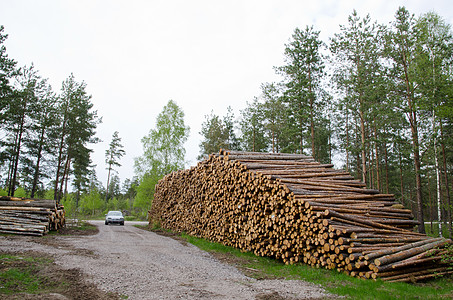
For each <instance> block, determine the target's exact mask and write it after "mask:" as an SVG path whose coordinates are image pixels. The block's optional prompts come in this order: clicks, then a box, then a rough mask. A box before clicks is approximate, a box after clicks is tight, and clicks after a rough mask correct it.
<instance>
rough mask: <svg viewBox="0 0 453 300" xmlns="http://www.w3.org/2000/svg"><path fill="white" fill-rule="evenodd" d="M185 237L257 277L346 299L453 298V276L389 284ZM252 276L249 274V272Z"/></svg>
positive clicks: (184, 236)
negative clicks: (305, 284) (315, 288)
mask: <svg viewBox="0 0 453 300" xmlns="http://www.w3.org/2000/svg"><path fill="white" fill-rule="evenodd" d="M182 237H183V238H184V239H185V240H187V242H189V243H191V244H193V245H195V246H197V247H198V248H200V249H202V250H205V251H208V252H214V253H227V254H231V255H233V256H234V257H237V258H239V260H238V261H235V263H236V264H238V262H239V264H240V265H241V266H239V267H243V268H246V269H253V270H258V271H259V273H257V277H261V278H263V274H264V275H265V276H264V277H269V278H285V279H296V280H305V281H309V282H313V283H315V284H320V285H321V286H323V287H324V288H325V289H326V290H327V291H328V292H330V293H332V294H335V295H339V296H345V297H346V298H347V299H452V298H453V279H452V278H451V277H449V278H440V279H434V280H431V281H428V282H426V283H416V284H409V283H389V282H384V281H381V280H376V281H374V280H363V279H357V278H354V277H350V276H348V275H346V274H343V273H339V272H338V271H332V270H325V269H316V268H312V267H310V266H308V265H303V264H299V265H285V264H283V263H281V262H279V261H276V260H274V259H270V258H265V257H259V256H255V255H254V254H253V253H249V252H241V251H240V250H238V249H236V248H232V247H227V246H224V245H221V244H218V243H212V242H209V241H206V240H204V239H199V238H195V237H192V236H189V235H186V234H182ZM248 275H249V274H248Z"/></svg>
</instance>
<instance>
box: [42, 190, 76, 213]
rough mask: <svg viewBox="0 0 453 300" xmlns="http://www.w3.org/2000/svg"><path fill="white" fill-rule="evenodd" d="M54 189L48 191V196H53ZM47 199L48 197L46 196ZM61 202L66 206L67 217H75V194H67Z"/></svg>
mask: <svg viewBox="0 0 453 300" xmlns="http://www.w3.org/2000/svg"><path fill="white" fill-rule="evenodd" d="M52 192H53V191H48V193H46V194H47V195H48V196H50V197H52V198H53V194H52V195H51V194H50V193H52ZM46 199H47V198H46ZM61 204H62V205H63V206H64V210H65V217H66V218H68V219H75V218H76V213H77V207H76V199H75V197H74V195H73V194H67V195H65V197H64V198H63V199H61Z"/></svg>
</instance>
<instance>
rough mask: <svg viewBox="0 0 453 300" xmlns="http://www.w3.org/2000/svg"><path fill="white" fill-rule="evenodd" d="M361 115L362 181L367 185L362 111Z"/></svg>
mask: <svg viewBox="0 0 453 300" xmlns="http://www.w3.org/2000/svg"><path fill="white" fill-rule="evenodd" d="M359 115H360V138H361V140H360V141H361V150H362V181H363V182H364V183H367V180H366V149H365V142H366V137H365V120H364V117H365V116H364V115H363V111H362V109H360V111H359Z"/></svg>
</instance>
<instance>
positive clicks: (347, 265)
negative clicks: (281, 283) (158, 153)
mask: <svg viewBox="0 0 453 300" xmlns="http://www.w3.org/2000/svg"><path fill="white" fill-rule="evenodd" d="M149 221H150V223H158V224H160V226H161V227H162V228H166V229H171V230H174V231H178V232H186V233H188V234H190V235H193V236H197V237H201V238H205V239H209V240H211V241H215V242H220V243H222V244H225V245H228V246H233V247H236V248H240V249H243V250H245V251H253V252H254V253H255V254H256V255H260V256H269V257H274V258H277V259H280V260H282V261H283V262H285V263H287V264H294V263H300V262H302V263H306V264H309V265H312V266H315V267H323V268H327V269H337V270H338V271H342V272H345V273H347V274H349V275H351V276H355V277H360V278H372V279H376V278H378V277H379V278H381V279H382V280H387V281H406V282H407V281H412V282H413V281H417V280H423V279H427V278H430V277H434V276H440V275H446V274H451V273H453V270H452V269H451V268H449V267H451V264H452V262H451V261H445V259H444V258H445V257H446V255H447V254H450V255H451V253H448V252H449V251H450V252H451V250H449V249H451V248H449V247H448V245H451V244H452V241H451V240H447V239H444V238H430V237H428V236H426V235H423V234H420V233H417V232H414V226H415V225H416V224H417V221H414V220H413V215H412V213H411V211H410V210H408V209H405V208H404V207H403V206H402V205H401V204H399V203H397V202H396V201H395V197H394V195H389V194H381V193H379V191H377V190H372V189H366V187H365V184H363V183H362V182H360V181H358V180H355V179H354V178H353V177H352V176H350V174H349V173H348V172H345V171H342V170H335V169H334V168H333V165H331V164H320V163H318V162H316V161H314V159H313V158H312V157H308V156H305V155H297V154H271V153H253V152H234V151H224V150H221V151H220V153H219V154H217V155H210V156H209V158H208V159H206V160H204V161H202V162H199V163H198V165H197V166H195V167H192V168H190V169H188V170H182V171H178V172H174V173H171V174H168V175H167V176H165V177H164V178H163V179H162V180H160V181H159V183H158V184H157V185H156V191H155V195H154V200H153V203H152V207H151V210H150V211H149Z"/></svg>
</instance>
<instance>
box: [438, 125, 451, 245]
mask: <svg viewBox="0 0 453 300" xmlns="http://www.w3.org/2000/svg"><path fill="white" fill-rule="evenodd" d="M439 127H440V142H441V149H442V164H443V171H444V182H445V193H446V198H447V207H448V208H447V216H448V220H447V222H448V233H449V237H450V238H451V237H452V217H451V210H452V206H451V199H450V186H449V185H448V172H447V155H446V151H445V142H444V130H443V125H442V120H441V119H440V120H439Z"/></svg>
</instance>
